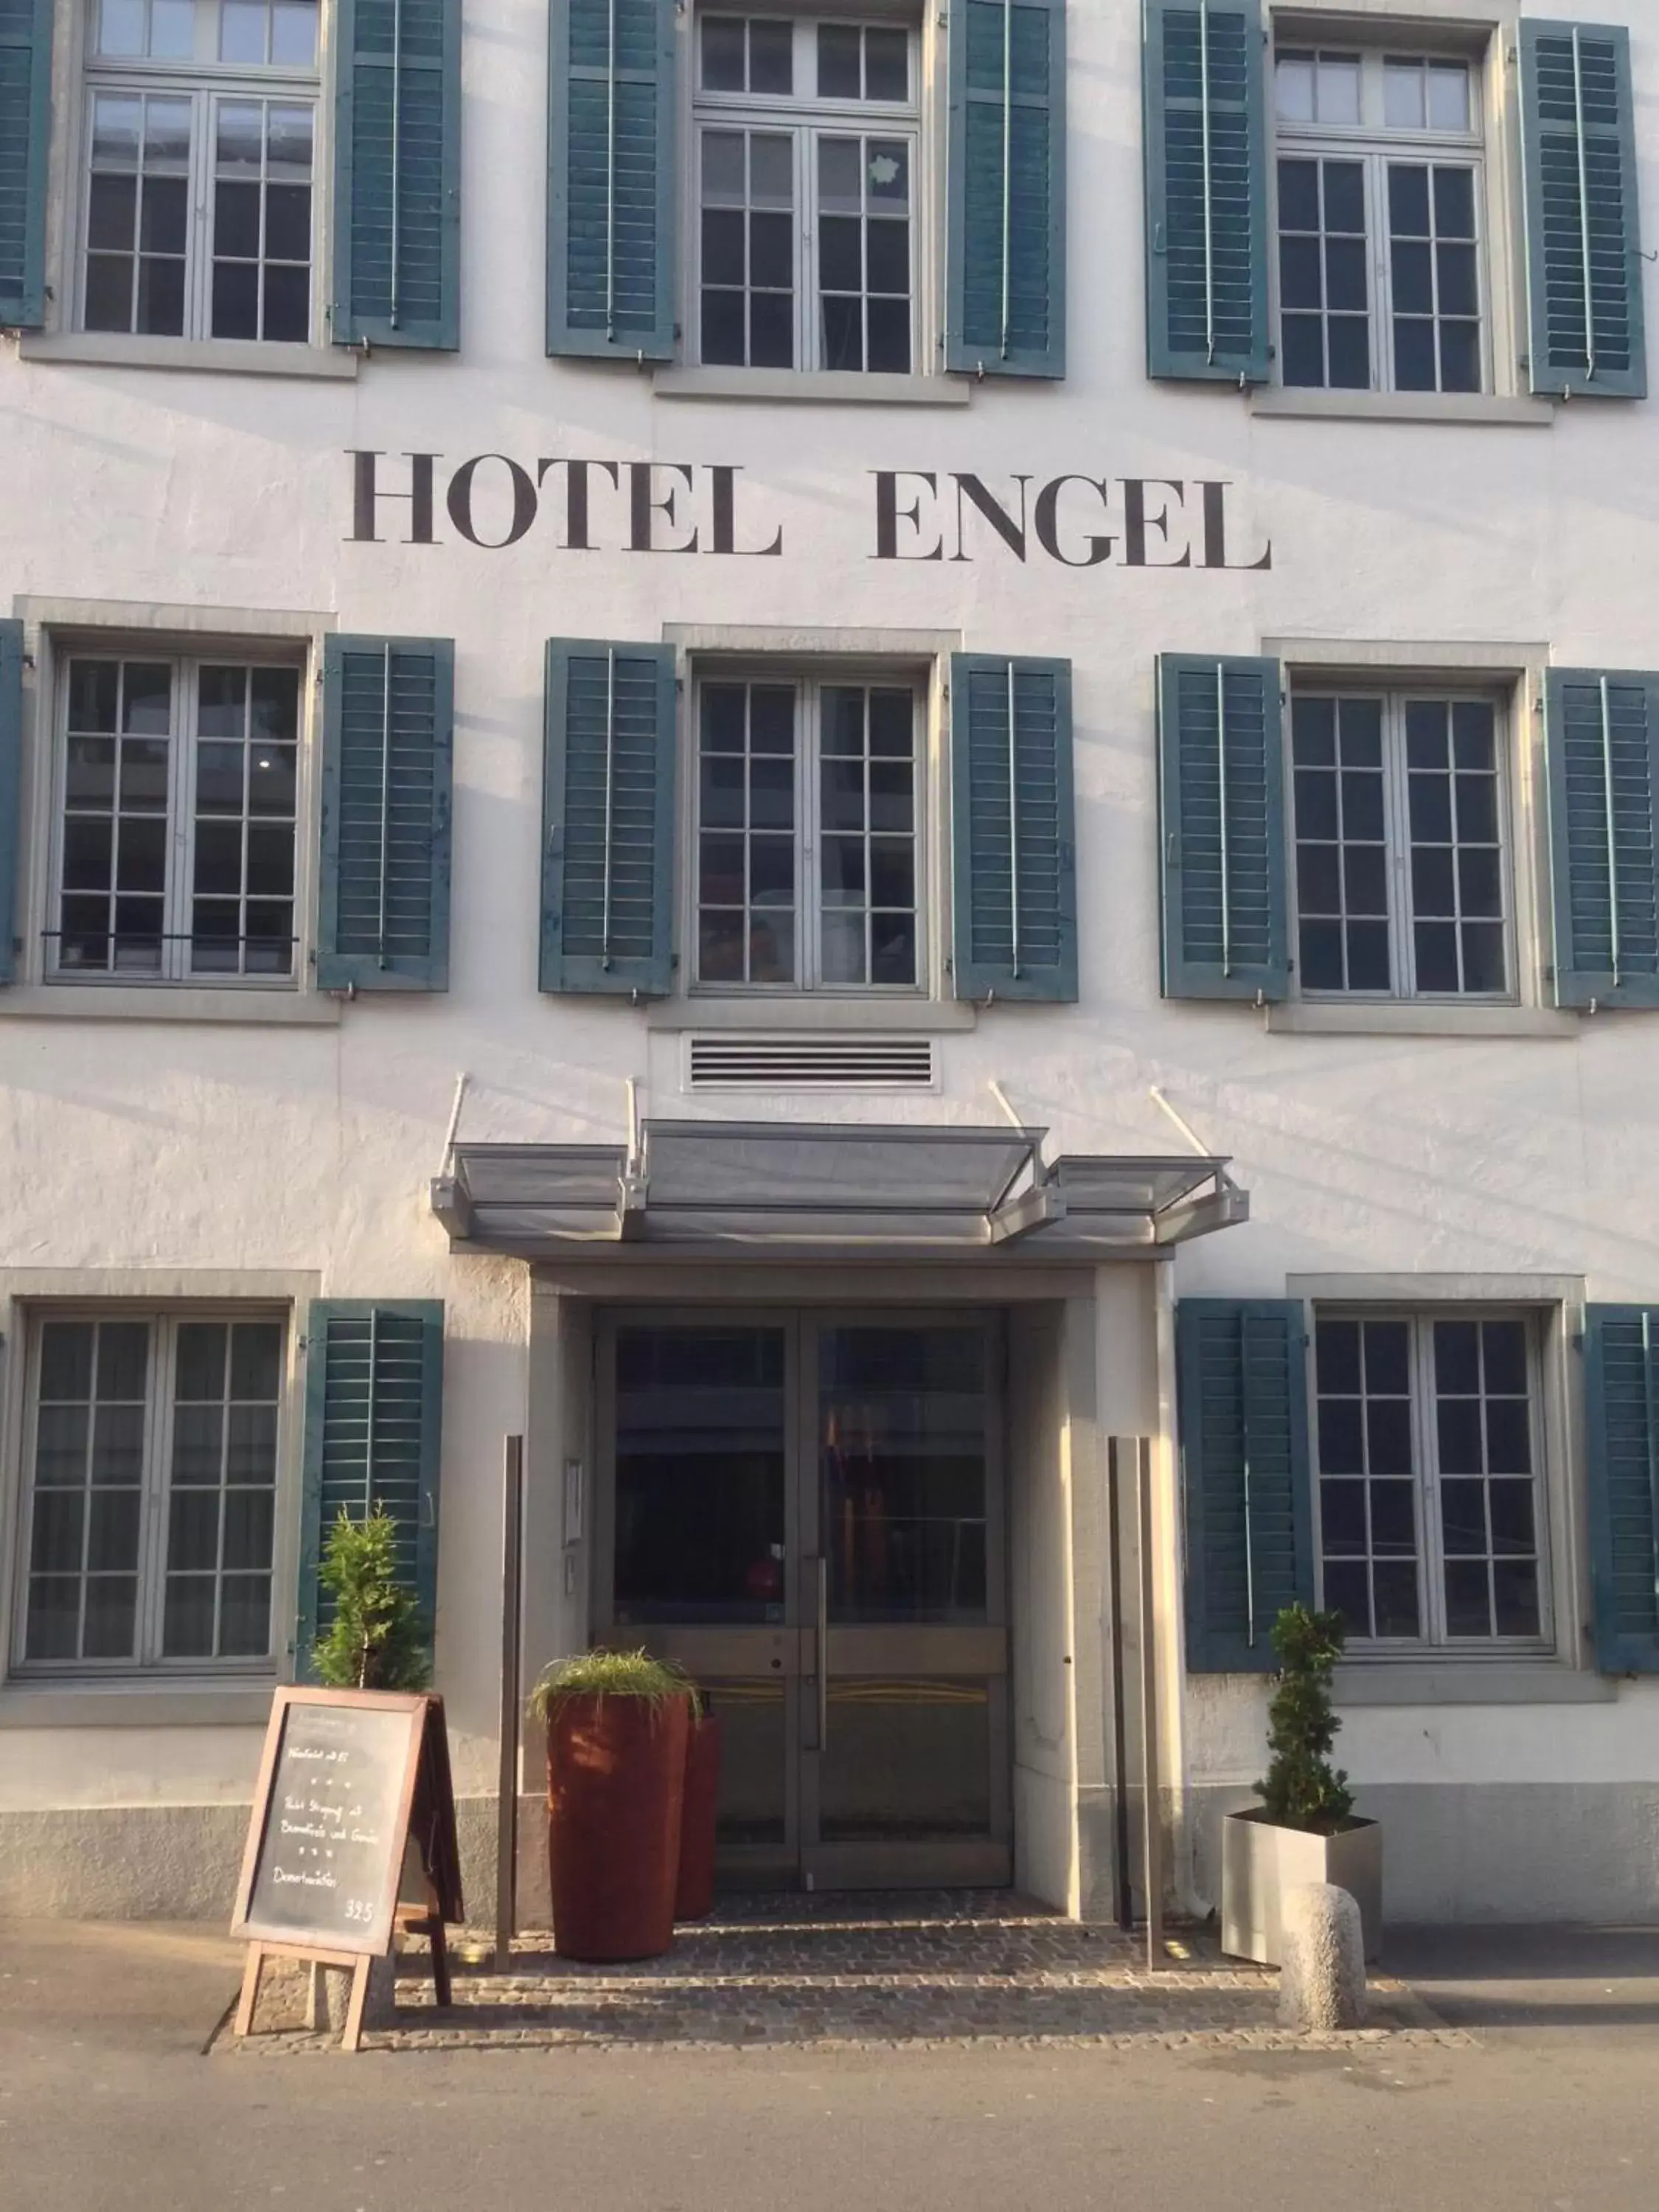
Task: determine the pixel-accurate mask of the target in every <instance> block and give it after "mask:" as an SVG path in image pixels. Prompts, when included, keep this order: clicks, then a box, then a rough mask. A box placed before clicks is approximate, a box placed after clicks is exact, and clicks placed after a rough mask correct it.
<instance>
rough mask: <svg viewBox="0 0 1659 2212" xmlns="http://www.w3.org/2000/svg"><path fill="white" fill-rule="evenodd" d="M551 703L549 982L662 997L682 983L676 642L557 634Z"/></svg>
mask: <svg viewBox="0 0 1659 2212" xmlns="http://www.w3.org/2000/svg"><path fill="white" fill-rule="evenodd" d="M545 713H546V742H545V755H544V768H543V779H542V811H543V841H542V854H543V857H542V931H541V939H542V942H541V987H542V988H543V990H544V991H580V992H596V993H600V994H616V995H619V996H623V997H634V996H635V995H637V996H640V997H642V998H660V997H662V996H664V995H665V994H666V993H668V992H669V991H671V989H672V988H673V981H674V793H675V787H676V783H677V781H678V777H677V767H678V751H679V735H678V713H677V700H676V690H675V683H674V653H673V648H672V647H671V646H665V645H632V644H622V643H613V642H611V641H605V640H589V639H579V638H551V639H550V640H549V641H548V646H547V684H546V696H545Z"/></svg>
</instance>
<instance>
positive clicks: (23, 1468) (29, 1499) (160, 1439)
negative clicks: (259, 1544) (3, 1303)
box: [7, 1299, 295, 1683]
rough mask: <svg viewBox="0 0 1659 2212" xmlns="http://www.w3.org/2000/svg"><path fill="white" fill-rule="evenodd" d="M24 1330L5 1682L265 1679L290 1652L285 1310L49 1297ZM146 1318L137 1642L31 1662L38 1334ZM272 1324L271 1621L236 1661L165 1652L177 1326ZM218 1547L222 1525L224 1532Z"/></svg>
mask: <svg viewBox="0 0 1659 2212" xmlns="http://www.w3.org/2000/svg"><path fill="white" fill-rule="evenodd" d="M15 1312H16V1313H17V1316H18V1318H19V1319H20V1321H21V1322H22V1324H23V1329H22V1334H23V1340H24V1347H25V1360H24V1378H23V1387H22V1389H21V1391H20V1392H19V1394H18V1403H19V1413H20V1415H21V1431H20V1433H19V1436H18V1443H17V1470H18V1474H17V1496H16V1507H15V1513H14V1515H13V1516H12V1519H13V1525H14V1526H15V1528H16V1531H17V1547H16V1557H15V1563H14V1573H13V1577H12V1608H11V1618H12V1634H11V1650H10V1654H9V1667H8V1670H7V1674H8V1680H13V1681H18V1682H38V1681H56V1682H60V1683H62V1682H83V1681H94V1682H95V1681H102V1680H136V1679H143V1680H149V1681H169V1680H199V1679H201V1678H203V1677H211V1678H212V1679H213V1680H216V1681H220V1680H228V1681H236V1680H249V1679H254V1680H259V1679H268V1678H270V1677H271V1676H273V1675H274V1674H276V1672H277V1669H278V1666H279V1663H280V1660H281V1657H282V1655H283V1654H284V1653H285V1652H286V1650H287V1649H288V1628H287V1625H286V1620H285V1615H284V1607H285V1604H286V1603H287V1601H288V1598H289V1589H288V1581H289V1576H290V1574H291V1571H292V1567H291V1561H290V1554H289V1546H288V1543H287V1541H286V1529H287V1523H288V1519H289V1492H290V1474H289V1457H290V1439H289V1419H290V1414H291V1405H290V1400H291V1396H292V1388H291V1377H292V1371H293V1362H294V1358H295V1321H294V1314H293V1310H292V1309H291V1307H289V1306H287V1305H284V1304H280V1303H273V1302H271V1301H270V1300H269V1299H263V1300H252V1299H251V1300H248V1301H246V1302H241V1301H227V1300H223V1299H217V1300H214V1301H212V1302H210V1303H197V1302H189V1303H185V1302H178V1303H171V1302H170V1303H165V1304H149V1303H144V1302H141V1301H138V1300H131V1301H129V1300H125V1299H124V1300H121V1301H118V1302H111V1301H101V1302H82V1301H70V1300H65V1301H64V1302H62V1303H59V1302H58V1301H57V1300H53V1301H52V1303H51V1304H34V1305H30V1306H27V1307H25V1308H21V1309H15ZM99 1321H102V1322H145V1323H147V1324H148V1325H149V1328H150V1331H151V1335H150V1344H149V1372H148V1375H147V1376H146V1390H147V1393H148V1396H147V1402H146V1406H145V1416H144V1447H143V1479H142V1481H141V1484H140V1486H139V1494H140V1501H141V1502H140V1507H139V1512H140V1522H139V1543H138V1566H137V1579H138V1596H137V1622H138V1634H137V1644H138V1652H139V1656H137V1658H135V1659H128V1660H121V1659H104V1658H95V1659H27V1658H25V1656H24V1653H25V1650H26V1649H27V1638H28V1606H29V1565H30V1559H31V1554H32V1551H33V1511H34V1498H35V1488H36V1486H35V1480H34V1455H35V1450H36V1446H37V1440H38V1437H39V1416H40V1360H41V1335H42V1330H43V1328H44V1327H45V1326H46V1324H48V1323H50V1322H99ZM201 1321H205V1322H224V1323H234V1322H274V1323H275V1324H276V1326H277V1327H278V1328H280V1329H281V1331H282V1344H281V1349H280V1352H279V1355H278V1368H277V1395H276V1446H275V1453H274V1460H273V1468H274V1479H273V1482H272V1486H271V1488H272V1510H271V1545H270V1622H269V1627H268V1633H267V1638H266V1646H267V1648H266V1650H264V1652H262V1653H259V1654H257V1655H254V1654H249V1655H247V1656H237V1657H233V1658H204V1657H202V1656H185V1657H176V1658H163V1657H162V1656H161V1634H162V1625H163V1613H164V1607H165V1604H166V1596H167V1502H168V1497H169V1492H170V1485H171V1473H170V1470H171V1465H172V1442H173V1410H174V1409H173V1391H172V1389H170V1388H169V1387H168V1385H169V1383H170V1381H171V1378H172V1377H173V1376H174V1374H175V1373H176V1368H175V1365H174V1362H175V1360H176V1357H177V1340H178V1331H179V1325H180V1324H181V1323H184V1322H201ZM221 1541H222V1531H221Z"/></svg>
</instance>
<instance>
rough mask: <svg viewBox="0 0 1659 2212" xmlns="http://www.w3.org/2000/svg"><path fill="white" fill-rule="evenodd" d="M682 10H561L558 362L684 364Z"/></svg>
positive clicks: (600, 6) (553, 264)
mask: <svg viewBox="0 0 1659 2212" xmlns="http://www.w3.org/2000/svg"><path fill="white" fill-rule="evenodd" d="M674 20H675V5H674V0H614V5H613V0H551V12H550V24H549V52H550V54H551V56H552V57H553V66H552V68H551V70H550V77H549V86H548V96H549V112H548V221H547V350H548V352H549V353H550V354H562V355H578V356H594V355H598V356H612V357H614V358H616V359H618V360H625V361H636V360H643V361H671V360H672V359H673V358H674V351H675V345H674V324H675V307H676V301H675V283H676V269H675V264H676V255H675V251H674V245H675V238H676V234H677V231H678V202H679V191H678V185H679V168H678V152H677V144H678V98H677V94H676V79H677V75H678V71H677V68H676V60H675V57H676V52H677V46H676V39H675V31H674ZM613 26H614V33H615V41H616V43H615V46H614V49H613V47H612V45H611V38H612V28H613Z"/></svg>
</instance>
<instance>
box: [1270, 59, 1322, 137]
mask: <svg viewBox="0 0 1659 2212" xmlns="http://www.w3.org/2000/svg"><path fill="white" fill-rule="evenodd" d="M1273 104H1274V106H1275V108H1276V109H1277V111H1278V114H1279V120H1280V121H1281V122H1283V123H1311V122H1312V121H1313V119H1314V64H1313V56H1312V55H1311V54H1287V53H1281V54H1280V55H1279V57H1278V58H1277V60H1276V61H1275V63H1274V66H1273Z"/></svg>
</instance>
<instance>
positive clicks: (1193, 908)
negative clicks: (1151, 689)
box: [1158, 653, 1290, 1003]
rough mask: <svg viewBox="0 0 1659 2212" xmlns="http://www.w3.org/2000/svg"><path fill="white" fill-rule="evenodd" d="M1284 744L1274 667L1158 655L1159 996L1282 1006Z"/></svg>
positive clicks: (1285, 967) (1285, 980)
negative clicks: (1161, 946)
mask: <svg viewBox="0 0 1659 2212" xmlns="http://www.w3.org/2000/svg"><path fill="white" fill-rule="evenodd" d="M1284 745H1285V738H1284V716H1283V708H1282V704H1281V677H1280V671H1279V663H1278V662H1277V661H1276V660H1257V659H1215V658H1213V657H1212V656H1211V655H1208V654H1202V653H1162V654H1160V655H1159V658H1158V838H1159V847H1160V854H1161V863H1162V872H1163V906H1164V916H1163V921H1164V997H1165V998H1166V999H1249V1000H1252V1001H1255V1002H1259V1003H1265V1002H1267V1001H1270V1000H1279V999H1283V998H1284V997H1285V995H1286V994H1287V993H1288V991H1289V988H1290V967H1289V957H1288V955H1287V953H1286V951H1285V939H1286V920H1285V913H1286V907H1287V903H1288V899H1287V892H1286V885H1285V751H1284Z"/></svg>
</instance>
